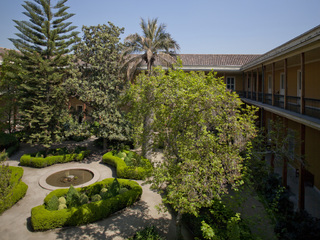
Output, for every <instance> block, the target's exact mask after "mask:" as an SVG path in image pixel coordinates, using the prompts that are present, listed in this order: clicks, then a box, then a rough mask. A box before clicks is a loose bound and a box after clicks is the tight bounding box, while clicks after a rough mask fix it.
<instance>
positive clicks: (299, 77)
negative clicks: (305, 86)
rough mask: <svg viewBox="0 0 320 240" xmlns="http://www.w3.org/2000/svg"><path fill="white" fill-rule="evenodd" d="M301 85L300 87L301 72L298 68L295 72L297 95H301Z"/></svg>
mask: <svg viewBox="0 0 320 240" xmlns="http://www.w3.org/2000/svg"><path fill="white" fill-rule="evenodd" d="M301 87H302V73H301V70H298V73H297V96H298V97H300V96H301Z"/></svg>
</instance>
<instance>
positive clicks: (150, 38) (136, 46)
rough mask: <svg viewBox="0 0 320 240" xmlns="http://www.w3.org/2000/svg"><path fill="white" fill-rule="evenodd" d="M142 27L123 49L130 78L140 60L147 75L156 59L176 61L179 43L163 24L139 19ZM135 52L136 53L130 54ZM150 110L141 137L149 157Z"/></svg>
mask: <svg viewBox="0 0 320 240" xmlns="http://www.w3.org/2000/svg"><path fill="white" fill-rule="evenodd" d="M140 26H141V29H142V33H143V34H142V35H139V34H138V33H135V34H131V35H129V36H127V37H126V39H125V43H126V49H125V51H124V55H125V59H126V61H125V64H124V65H125V66H127V76H128V78H129V79H132V77H133V75H134V72H135V70H136V69H137V66H139V65H140V64H141V63H142V61H145V62H146V64H147V70H148V76H149V77H150V76H151V73H152V66H153V65H154V63H155V61H156V60H159V61H160V62H163V63H166V64H169V65H172V64H174V63H175V62H176V59H175V57H174V55H175V53H176V50H179V49H180V47H179V44H178V43H177V42H176V41H175V40H174V39H173V38H172V37H171V35H170V34H169V33H167V32H166V25H165V24H158V19H152V20H150V19H148V22H146V21H145V20H144V19H141V23H140ZM132 53H136V54H137V55H130V56H128V55H127V54H132ZM153 91H154V89H153V88H150V89H149V91H148V95H147V97H148V99H149V100H148V101H149V102H151V101H153ZM150 110H151V111H149V112H148V111H145V117H144V120H143V132H144V134H143V137H144V141H142V155H143V156H144V157H145V158H150V156H151V153H152V147H151V146H152V142H153V135H154V134H153V130H152V127H151V125H152V123H153V118H154V114H153V111H152V109H150Z"/></svg>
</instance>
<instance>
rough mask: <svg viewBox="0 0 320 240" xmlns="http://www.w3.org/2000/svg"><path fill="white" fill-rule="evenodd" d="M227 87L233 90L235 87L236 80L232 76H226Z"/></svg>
mask: <svg viewBox="0 0 320 240" xmlns="http://www.w3.org/2000/svg"><path fill="white" fill-rule="evenodd" d="M226 83H227V89H230V90H232V91H234V90H235V89H236V82H235V79H234V77H227V81H226Z"/></svg>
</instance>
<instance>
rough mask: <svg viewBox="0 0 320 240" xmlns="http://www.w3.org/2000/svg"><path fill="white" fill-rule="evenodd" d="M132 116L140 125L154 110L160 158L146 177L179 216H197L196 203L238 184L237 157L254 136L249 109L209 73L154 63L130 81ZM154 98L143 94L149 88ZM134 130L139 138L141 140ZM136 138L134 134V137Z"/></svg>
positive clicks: (240, 166) (210, 200)
mask: <svg viewBox="0 0 320 240" xmlns="http://www.w3.org/2000/svg"><path fill="white" fill-rule="evenodd" d="M131 87H132V88H131V91H130V94H131V96H132V97H133V99H134V100H135V101H134V105H133V112H132V120H133V122H134V123H135V129H136V130H137V131H138V130H139V129H140V128H141V122H142V121H143V116H144V112H145V111H149V109H152V110H153V111H154V122H153V124H152V129H153V130H154V132H155V133H156V134H154V139H155V141H154V143H155V144H158V143H159V142H163V143H164V160H163V162H161V163H159V164H158V166H157V167H156V169H155V173H154V176H153V178H152V179H151V182H152V183H153V187H154V188H155V189H157V190H160V191H162V192H163V193H165V196H164V198H163V203H165V204H170V205H171V206H172V207H173V209H174V210H175V211H176V212H177V213H178V215H177V225H178V233H179V234H180V230H181V229H180V226H181V216H182V214H184V213H190V214H194V215H195V216H197V214H198V213H199V210H200V208H202V207H210V206H211V205H212V203H213V200H215V199H220V198H221V196H222V195H224V194H226V193H228V189H229V187H233V188H236V187H237V186H239V185H241V184H242V176H243V172H244V170H245V169H244V167H243V161H244V158H245V156H242V154H241V153H243V152H244V151H245V150H247V146H248V143H249V142H250V140H251V139H252V138H253V137H254V136H255V134H256V130H255V125H254V120H255V118H256V117H255V110H254V109H253V108H251V107H245V108H244V107H243V106H242V102H241V100H240V99H239V98H238V96H237V95H236V93H234V92H229V91H227V90H226V86H225V84H224V83H223V80H222V79H221V78H217V77H216V75H215V74H214V73H209V74H208V75H205V73H203V72H202V73H201V72H199V73H195V72H190V73H186V72H184V71H182V70H181V69H178V70H171V69H170V70H169V71H168V72H166V71H164V70H161V69H158V68H155V69H154V74H153V76H150V77H148V76H146V75H145V74H140V75H139V76H138V77H137V84H135V85H132V86H131ZM150 88H151V89H153V90H154V99H153V101H151V102H150V99H149V98H148V92H149V89H150ZM142 135H143V133H142V131H140V141H143V139H144V138H143V137H142ZM138 137H139V136H138Z"/></svg>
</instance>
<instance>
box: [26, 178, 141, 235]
mask: <svg viewBox="0 0 320 240" xmlns="http://www.w3.org/2000/svg"><path fill="white" fill-rule="evenodd" d="M117 181H118V184H119V187H118V188H117V187H116V188H114V187H112V185H115V183H114V182H115V180H114V178H107V179H104V180H103V181H100V182H97V183H94V184H92V185H89V186H87V187H83V188H78V189H77V191H78V192H79V193H80V194H85V195H86V196H87V197H88V199H91V202H90V201H88V203H84V204H81V203H79V202H78V203H75V201H74V199H76V198H74V197H72V196H71V195H73V194H74V193H70V192H69V191H70V190H68V189H58V190H55V191H52V192H51V193H50V194H48V196H47V197H46V198H45V199H44V204H43V205H40V206H37V207H34V208H32V210H31V224H32V226H33V229H34V230H40V231H43V230H48V229H53V228H58V227H64V226H78V225H82V224H87V223H92V222H95V221H98V220H101V219H103V218H106V217H108V216H109V215H110V214H112V213H114V212H117V211H119V210H121V209H123V208H126V207H128V206H130V205H132V204H133V203H135V202H136V201H138V200H139V199H140V197H141V194H142V188H141V187H140V185H139V184H138V183H137V182H134V181H131V180H126V179H117ZM122 188H126V189H127V191H121V189H122ZM102 189H108V190H109V191H103V190H102ZM112 189H113V190H112ZM115 189H118V190H115ZM71 191H73V190H71ZM101 192H102V193H105V194H106V196H105V197H101V198H100V199H101V200H99V198H98V199H97V197H96V196H97V195H98V194H99V193H100V194H101ZM64 196H66V197H64ZM52 198H58V199H59V207H58V208H59V209H60V210H49V209H50V208H51V207H52V205H53V204H52V202H53V200H52ZM62 198H70V199H73V200H68V199H67V200H66V201H69V203H68V205H69V206H67V204H65V205H66V206H65V207H64V206H60V205H62V204H64V203H63V199H62ZM76 201H77V200H76ZM79 201H81V200H80V199H79ZM48 208H49V209H48Z"/></svg>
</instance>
